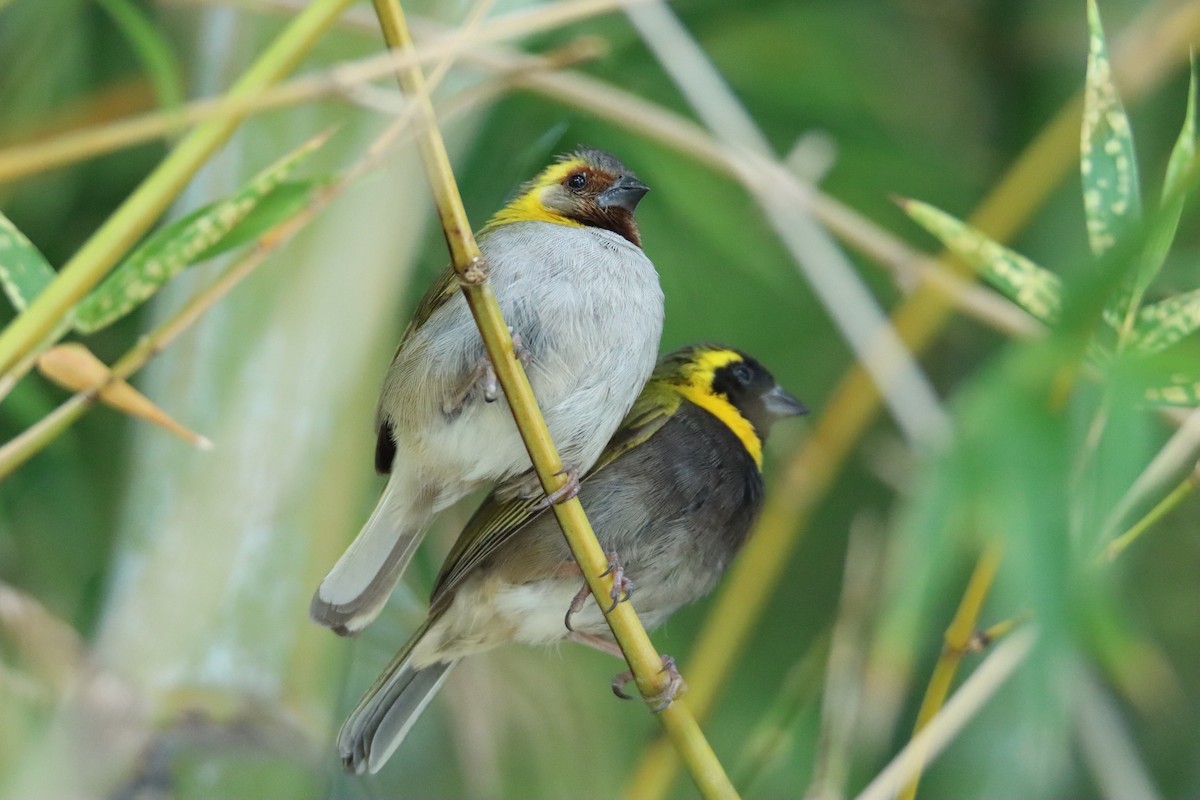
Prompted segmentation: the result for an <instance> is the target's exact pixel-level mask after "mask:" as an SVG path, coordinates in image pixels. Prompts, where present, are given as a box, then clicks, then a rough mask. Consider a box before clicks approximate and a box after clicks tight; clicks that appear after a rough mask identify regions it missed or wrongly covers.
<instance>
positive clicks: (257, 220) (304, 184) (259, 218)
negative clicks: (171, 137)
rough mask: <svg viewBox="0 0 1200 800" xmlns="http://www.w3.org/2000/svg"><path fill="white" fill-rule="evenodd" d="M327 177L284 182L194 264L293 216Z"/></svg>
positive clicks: (323, 183)
mask: <svg viewBox="0 0 1200 800" xmlns="http://www.w3.org/2000/svg"><path fill="white" fill-rule="evenodd" d="M328 182H329V180H328V179H327V178H321V179H314V180H306V181H284V182H283V183H281V184H279V185H278V186H276V187H275V189H274V190H273V191H272V192H271V193H270V194H269V195H267V196H266V197H264V198H263V199H262V202H260V203H259V204H258V205H256V206H255V207H254V208H253V209H252V210H251V211H250V213H249V214H247V215H246V216H245V217H243V218H242V221H241V222H239V223H238V224H236V225H234V226H233V227H232V228H230V229H229V233H227V234H225V236H224V237H223V238H222V239H221V240H220V241H219V242H217V243H216V244H215V245H213V246H212V247H210V248H208V249H207V250H205V251H204V252H203V253H200V254H199V255H198V256H196V259H195V263H199V262H201V261H207V260H208V259H210V258H216V257H217V256H219V255H221V254H222V253H226V252H228V251H230V250H233V249H234V248H237V247H241V246H242V245H244V244H247V243H249V242H252V241H254V240H255V239H257V238H259V237H260V236H262V235H263V234H265V233H266V232H267V231H269V230H271V229H272V228H274V227H275V226H276V225H278V224H279V223H281V222H283V221H284V220H287V219H290V218H291V217H293V216H295V215H296V214H297V213H299V212H300V211H301V210H303V209H304V208H305V207H306V206H307V205H308V203H309V199H310V198H311V197H312V194H313V192H314V191H315V190H317V189H319V188H320V187H322V186H324V185H325V184H327V183H328Z"/></svg>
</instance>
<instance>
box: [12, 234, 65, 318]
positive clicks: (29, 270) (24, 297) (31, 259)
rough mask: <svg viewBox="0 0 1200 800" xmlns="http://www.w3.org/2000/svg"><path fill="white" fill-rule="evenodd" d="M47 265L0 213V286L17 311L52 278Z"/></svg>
mask: <svg viewBox="0 0 1200 800" xmlns="http://www.w3.org/2000/svg"><path fill="white" fill-rule="evenodd" d="M55 274H56V273H55V272H54V268H53V267H51V266H50V262H48V261H46V259H45V257H44V256H43V255H42V254H41V253H40V252H39V251H38V249H37V248H36V247H34V246H33V242H31V241H29V240H28V239H27V238H25V234H23V233H21V232H20V231H19V230H17V226H16V225H13V224H12V222H11V221H10V220H9V219H8V217H6V216H4V214H3V213H0V287H3V288H4V293H5V294H6V295H8V299H9V302H11V303H12V304H13V308H15V309H16V310H17V311H23V310H24V309H25V306H27V305H29V303H30V302H32V300H33V298H35V297H37V296H38V295H39V294H41V293H42V290H43V289H45V288H46V287H47V286H49V285H50V282H51V281H52V280H54V276H55Z"/></svg>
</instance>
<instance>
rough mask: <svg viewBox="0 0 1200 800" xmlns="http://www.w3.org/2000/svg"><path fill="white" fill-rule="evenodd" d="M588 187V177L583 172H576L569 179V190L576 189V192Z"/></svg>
mask: <svg viewBox="0 0 1200 800" xmlns="http://www.w3.org/2000/svg"><path fill="white" fill-rule="evenodd" d="M585 186H587V175H584V174H583V173H582V172H576V173H575V174H574V175H572V176H571V177H569V178H567V188H569V189H575V190H576V191H578V190H580V189H582V188H583V187H585Z"/></svg>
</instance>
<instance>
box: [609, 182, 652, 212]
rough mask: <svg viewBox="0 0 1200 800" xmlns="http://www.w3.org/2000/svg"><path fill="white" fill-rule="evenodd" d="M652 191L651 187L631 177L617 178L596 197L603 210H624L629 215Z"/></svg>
mask: <svg viewBox="0 0 1200 800" xmlns="http://www.w3.org/2000/svg"><path fill="white" fill-rule="evenodd" d="M648 191H650V187H649V186H647V185H646V184H644V183H642V182H641V181H639V180H638V179H637V178H634V177H632V176H630V175H622V176H621V177H619V178H617V180H616V182H615V183H613V185H612V186H610V187H608V188H607V189H605V190H604V191H603V192H601V193H600V194H599V195H598V196H597V197H596V202H597V203H599V204H600V207H601V208H623V209H625V210H626V211H628V212H629V213H631V214H632V213H633V210H634V209H635V208H637V204H638V202H639V201H640V200H641V199H642V197H643V196H644V195H645V194H646V192H648Z"/></svg>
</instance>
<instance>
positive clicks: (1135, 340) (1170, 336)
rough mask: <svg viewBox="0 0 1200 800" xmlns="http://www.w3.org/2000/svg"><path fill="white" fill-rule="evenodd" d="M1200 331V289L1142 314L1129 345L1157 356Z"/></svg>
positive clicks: (1136, 349)
mask: <svg viewBox="0 0 1200 800" xmlns="http://www.w3.org/2000/svg"><path fill="white" fill-rule="evenodd" d="M1197 329H1200V289H1194V290H1192V291H1190V292H1184V293H1182V294H1177V295H1175V296H1174V297H1169V298H1167V299H1166V300H1162V301H1160V302H1158V303H1155V304H1154V305H1150V306H1145V307H1144V308H1142V309H1141V311H1139V312H1138V315H1137V321H1136V323H1135V324H1134V326H1133V330H1132V333H1131V334H1130V337H1129V346H1130V347H1131V348H1132V349H1133V350H1134V351H1135V352H1137V353H1139V354H1141V355H1147V356H1149V355H1154V354H1155V353H1160V352H1162V351H1163V350H1166V349H1167V348H1168V347H1170V346H1171V345H1173V344H1175V343H1176V342H1178V341H1179V340H1181V339H1183V338H1184V337H1186V336H1189V335H1191V334H1192V333H1195V332H1196V330H1197Z"/></svg>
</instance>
